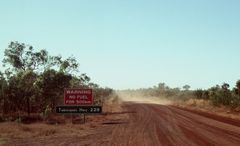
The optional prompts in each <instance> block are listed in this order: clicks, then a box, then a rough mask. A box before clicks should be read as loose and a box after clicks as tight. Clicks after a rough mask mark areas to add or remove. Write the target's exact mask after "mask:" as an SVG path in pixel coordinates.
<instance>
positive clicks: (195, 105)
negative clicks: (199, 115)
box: [174, 99, 240, 120]
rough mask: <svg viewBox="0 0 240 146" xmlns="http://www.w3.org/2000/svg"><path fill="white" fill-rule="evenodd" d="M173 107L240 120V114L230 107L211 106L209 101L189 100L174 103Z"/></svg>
mask: <svg viewBox="0 0 240 146" xmlns="http://www.w3.org/2000/svg"><path fill="white" fill-rule="evenodd" d="M174 105H175V106H179V107H184V108H189V109H194V110H200V111H203V112H208V113H213V114H217V115H220V116H224V117H229V118H233V119H239V120H240V112H239V111H236V110H232V109H231V108H230V107H226V106H219V107H216V106H213V105H212V104H211V102H210V101H208V100H203V99H189V100H187V101H185V102H184V101H175V102H174Z"/></svg>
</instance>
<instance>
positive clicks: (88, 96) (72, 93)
mask: <svg viewBox="0 0 240 146" xmlns="http://www.w3.org/2000/svg"><path fill="white" fill-rule="evenodd" d="M64 104H65V105H92V104H93V97H92V89H77V88H76V89H74V88H73V89H71V88H68V89H65V90H64Z"/></svg>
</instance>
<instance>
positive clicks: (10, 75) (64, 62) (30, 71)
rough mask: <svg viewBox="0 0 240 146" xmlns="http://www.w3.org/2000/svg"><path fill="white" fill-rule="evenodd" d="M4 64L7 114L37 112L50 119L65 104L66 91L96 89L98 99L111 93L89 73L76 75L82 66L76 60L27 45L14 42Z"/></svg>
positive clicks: (2, 95) (2, 104)
mask: <svg viewBox="0 0 240 146" xmlns="http://www.w3.org/2000/svg"><path fill="white" fill-rule="evenodd" d="M3 63H4V66H5V67H7V68H6V70H5V72H4V73H2V72H0V89H1V91H0V109H1V111H2V112H1V113H4V114H8V113H14V112H27V113H28V115H29V114H30V113H31V112H37V113H44V116H47V115H49V112H50V111H51V112H52V111H53V110H54V109H55V106H56V105H57V104H63V91H64V88H71V87H75V88H80V87H81V88H93V89H95V90H94V96H95V97H96V99H101V98H104V97H105V96H108V95H109V94H111V92H112V90H109V89H104V88H99V86H98V85H97V84H95V83H91V82H90V77H88V76H87V75H86V74H80V75H77V73H78V66H79V64H78V62H77V61H76V59H75V58H74V57H68V58H67V59H63V58H62V57H61V56H50V55H49V54H48V52H47V51H46V50H39V51H34V49H33V47H32V46H30V45H26V44H24V43H19V42H11V43H10V44H9V46H8V48H7V49H5V52H4V59H3ZM96 101H97V102H99V101H98V100H96Z"/></svg>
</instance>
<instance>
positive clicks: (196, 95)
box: [123, 80, 240, 110]
mask: <svg viewBox="0 0 240 146" xmlns="http://www.w3.org/2000/svg"><path fill="white" fill-rule="evenodd" d="M190 88H191V87H190V85H184V86H183V87H182V89H181V88H170V87H169V86H167V85H166V84H165V83H159V84H158V85H157V86H154V87H152V88H143V89H137V90H125V91H123V92H127V93H128V94H130V95H131V94H132V95H133V96H135V95H138V94H139V95H141V96H146V97H149V96H152V97H159V98H165V99H168V100H172V101H183V102H188V101H189V100H191V101H192V100H201V101H208V102H210V104H211V105H213V106H226V107H230V108H231V109H234V110H235V109H239V108H240V80H238V81H237V82H236V86H235V87H234V88H233V89H230V85H229V84H227V83H223V84H222V85H216V86H214V87H211V88H209V89H206V90H204V89H197V90H190Z"/></svg>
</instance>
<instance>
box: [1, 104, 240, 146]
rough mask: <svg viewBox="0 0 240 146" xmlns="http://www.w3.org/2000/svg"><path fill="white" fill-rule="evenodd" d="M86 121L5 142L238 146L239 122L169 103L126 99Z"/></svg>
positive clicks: (97, 145) (10, 143) (80, 144)
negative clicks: (117, 109) (115, 109)
mask: <svg viewBox="0 0 240 146" xmlns="http://www.w3.org/2000/svg"><path fill="white" fill-rule="evenodd" d="M87 121H88V122H87V124H85V125H72V126H70V127H66V126H64V125H62V126H61V125H58V126H55V127H50V128H52V129H53V128H54V129H53V130H54V131H55V132H54V134H52V135H47V136H46V135H45V136H39V134H38V133H36V130H35V133H36V134H35V135H33V136H32V137H31V138H30V137H28V138H26V137H22V138H14V139H11V140H10V141H9V143H5V144H4V145H72V146H75V145H79V146H92V145H93V146H100V145H102V146H214V145H216V146H240V121H237V120H232V119H229V118H223V117H219V116H216V115H209V114H207V113H201V112H196V111H189V110H185V109H180V108H176V107H173V106H168V105H159V104H144V103H131V102H126V103H124V104H123V106H122V110H121V111H120V112H113V113H112V112H110V113H108V114H105V115H100V116H91V117H90V116H89V117H88V119H87ZM32 126H33V125H32ZM83 126H85V127H83ZM87 127H90V128H87ZM16 128H17V127H16ZM28 128H29V127H28ZM24 129H26V127H25V128H24ZM30 130H31V131H34V129H30ZM30 130H28V131H30ZM63 130H64V131H63ZM33 133H34V132H33ZM29 134H30V133H29ZM0 145H1V144H0Z"/></svg>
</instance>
